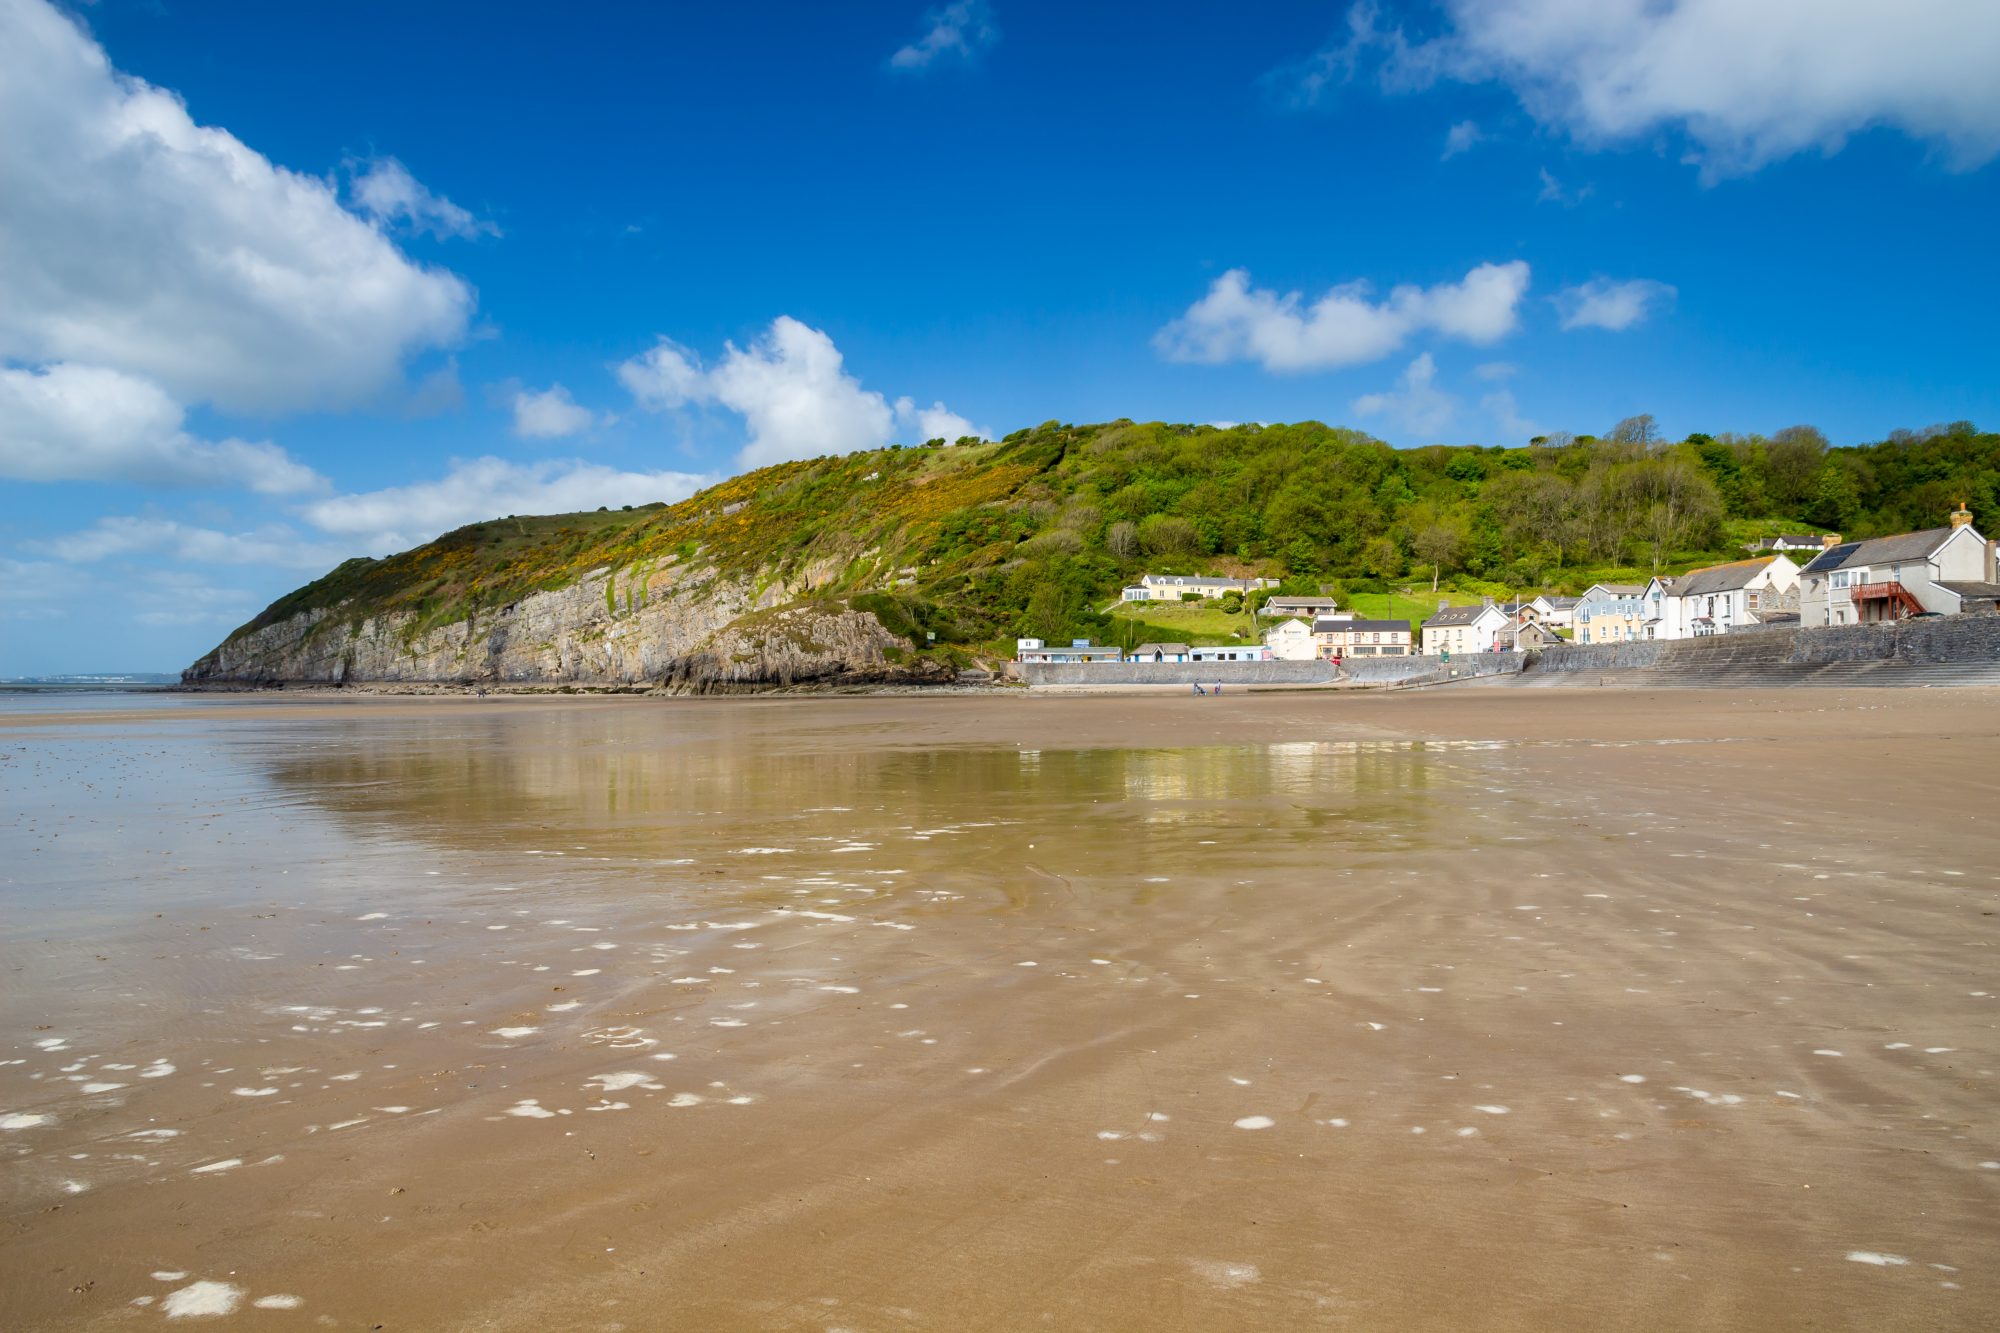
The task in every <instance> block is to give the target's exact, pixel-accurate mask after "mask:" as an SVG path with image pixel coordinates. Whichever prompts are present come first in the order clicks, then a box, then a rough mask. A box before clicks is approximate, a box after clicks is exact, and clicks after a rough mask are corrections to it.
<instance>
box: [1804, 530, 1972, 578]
mask: <svg viewBox="0 0 2000 1333" xmlns="http://www.w3.org/2000/svg"><path fill="white" fill-rule="evenodd" d="M1956 531H1958V529H1957V528H1925V529H1924V530H1923V531H1922V532H1900V533H1897V534H1896V535H1895V536H1893V537H1870V538H1869V539H1868V540H1867V541H1865V542H1842V543H1841V544H1840V545H1838V546H1834V547H1829V548H1828V549H1826V550H1824V551H1821V552H1820V553H1819V554H1818V555H1816V556H1814V557H1813V558H1812V561H1811V563H1809V564H1808V565H1807V566H1806V567H1805V569H1804V570H1801V571H1800V572H1801V573H1807V572H1810V573H1823V572H1824V571H1826V570H1829V569H1844V568H1846V567H1847V566H1848V565H1876V564H1894V563H1895V562H1896V561H1898V560H1928V559H1930V558H1931V556H1933V555H1935V554H1936V553H1937V549H1938V547H1940V546H1943V545H1944V544H1945V543H1946V542H1947V541H1949V540H1951V535H1952V534H1953V533H1954V532H1956Z"/></svg>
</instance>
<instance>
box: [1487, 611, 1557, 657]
mask: <svg viewBox="0 0 2000 1333" xmlns="http://www.w3.org/2000/svg"><path fill="white" fill-rule="evenodd" d="M1506 633H1507V634H1511V635H1512V638H1511V640H1509V639H1508V638H1507V637H1506V635H1504V634H1503V636H1502V637H1501V638H1500V640H1499V641H1498V642H1499V646H1500V650H1501V651H1502V652H1506V651H1509V650H1512V651H1514V652H1520V653H1525V652H1529V651H1531V650H1535V649H1541V648H1555V647H1558V646H1560V645H1562V644H1565V643H1568V642H1569V640H1568V639H1565V638H1564V637H1563V636H1562V635H1560V634H1558V633H1556V631H1555V627H1554V626H1552V625H1545V624H1543V623H1542V622H1541V621H1539V620H1536V619H1534V618H1533V617H1532V616H1527V615H1522V616H1519V617H1516V619H1515V621H1514V624H1513V625H1512V626H1511V628H1510V629H1509V630H1508V631H1507V632H1506Z"/></svg>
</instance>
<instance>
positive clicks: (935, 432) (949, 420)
mask: <svg viewBox="0 0 2000 1333" xmlns="http://www.w3.org/2000/svg"><path fill="white" fill-rule="evenodd" d="M896 420H898V421H900V422H903V423H905V424H906V425H909V426H914V427H915V428H916V429H917V431H918V433H919V438H921V439H925V440H943V441H944V442H945V443H946V444H957V443H958V442H959V441H960V440H962V439H964V438H965V437H966V436H968V435H971V436H974V437H976V438H978V439H982V440H990V439H992V438H993V432H992V431H990V430H985V429H983V428H981V427H979V426H975V425H973V424H972V423H971V422H970V421H967V420H966V419H965V418H964V417H962V416H960V415H959V414H958V413H956V412H953V411H951V410H950V409H949V408H947V407H946V406H945V405H944V404H943V403H935V402H934V403H932V404H931V405H930V406H929V407H918V406H917V404H916V402H915V400H913V399H910V398H898V399H897V400H896Z"/></svg>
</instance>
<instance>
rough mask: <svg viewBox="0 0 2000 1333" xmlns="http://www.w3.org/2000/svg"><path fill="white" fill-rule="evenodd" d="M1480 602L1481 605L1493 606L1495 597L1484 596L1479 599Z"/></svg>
mask: <svg viewBox="0 0 2000 1333" xmlns="http://www.w3.org/2000/svg"><path fill="white" fill-rule="evenodd" d="M1479 603H1480V605H1481V606H1491V605H1493V599H1492V598H1491V597H1482V598H1480V599H1479Z"/></svg>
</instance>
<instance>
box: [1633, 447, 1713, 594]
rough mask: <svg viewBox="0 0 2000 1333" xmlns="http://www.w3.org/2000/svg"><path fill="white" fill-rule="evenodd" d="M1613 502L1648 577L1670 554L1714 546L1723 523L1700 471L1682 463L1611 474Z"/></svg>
mask: <svg viewBox="0 0 2000 1333" xmlns="http://www.w3.org/2000/svg"><path fill="white" fill-rule="evenodd" d="M1613 497H1614V499H1615V500H1616V502H1617V503H1618V506H1619V508H1620V509H1622V510H1623V511H1624V514H1625V515H1626V527H1627V530H1628V531H1630V532H1632V533H1633V534H1634V535H1635V536H1636V537H1637V538H1638V539H1639V540H1640V541H1641V542H1643V543H1644V544H1645V546H1646V548H1647V551H1648V552H1649V554H1650V555H1651V557H1652V561H1653V572H1654V573H1658V572H1659V569H1660V566H1661V565H1663V564H1665V563H1666V561H1667V559H1668V557H1669V556H1671V555H1672V554H1673V553H1674V552H1675V551H1678V550H1683V549H1685V548H1688V547H1694V548H1697V549H1705V548H1707V547H1709V546H1711V545H1713V544H1714V542H1715V540H1716V538H1717V536H1718V534H1719V530H1720V526H1721V522H1722V498H1721V497H1720V496H1719V495H1717V494H1716V490H1715V483H1714V482H1712V481H1710V480H1709V479H1708V477H1707V476H1706V475H1704V474H1703V472H1702V471H1701V469H1700V468H1698V467H1695V466H1694V465H1693V464H1691V463H1689V462H1687V461H1686V460H1685V459H1682V458H1654V459H1647V460H1646V461H1644V462H1640V463H1634V464H1632V465H1631V466H1629V467H1626V468H1624V469H1622V470H1620V471H1619V472H1618V473H1617V474H1616V475H1615V485H1614V488H1613Z"/></svg>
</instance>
